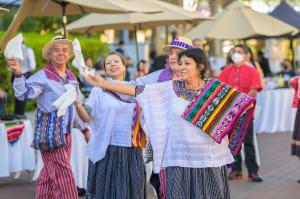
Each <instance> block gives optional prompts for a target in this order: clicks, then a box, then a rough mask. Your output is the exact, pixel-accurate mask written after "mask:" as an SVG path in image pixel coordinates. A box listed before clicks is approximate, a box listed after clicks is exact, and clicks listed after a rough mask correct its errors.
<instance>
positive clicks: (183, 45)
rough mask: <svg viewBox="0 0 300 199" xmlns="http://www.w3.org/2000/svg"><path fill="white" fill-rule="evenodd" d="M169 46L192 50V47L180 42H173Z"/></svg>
mask: <svg viewBox="0 0 300 199" xmlns="http://www.w3.org/2000/svg"><path fill="white" fill-rule="evenodd" d="M170 46H178V47H182V48H184V49H188V48H192V47H193V46H191V45H189V44H187V43H184V42H182V41H178V40H173V41H172V42H171V44H170Z"/></svg>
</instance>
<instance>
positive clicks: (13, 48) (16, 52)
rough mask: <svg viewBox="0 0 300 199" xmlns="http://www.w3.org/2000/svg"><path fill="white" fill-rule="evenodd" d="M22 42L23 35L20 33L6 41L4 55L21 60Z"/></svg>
mask: <svg viewBox="0 0 300 199" xmlns="http://www.w3.org/2000/svg"><path fill="white" fill-rule="evenodd" d="M22 42H23V35H22V33H20V34H18V35H17V36H15V37H14V38H13V39H11V40H10V41H9V42H8V43H7V45H6V47H5V50H4V56H5V57H6V58H7V59H18V60H23V52H22Z"/></svg>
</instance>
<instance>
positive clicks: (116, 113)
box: [86, 87, 134, 163]
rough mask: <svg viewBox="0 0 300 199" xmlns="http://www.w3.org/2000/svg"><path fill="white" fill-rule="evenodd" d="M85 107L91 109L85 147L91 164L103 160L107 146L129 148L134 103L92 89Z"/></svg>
mask: <svg viewBox="0 0 300 199" xmlns="http://www.w3.org/2000/svg"><path fill="white" fill-rule="evenodd" d="M86 105H88V106H90V107H91V109H92V113H91V115H92V118H93V119H92V120H91V121H90V122H89V127H90V132H91V137H90V141H89V143H88V145H87V154H88V157H89V159H90V160H91V161H92V162H94V163H95V162H97V161H99V160H101V159H102V158H104V156H105V153H106V150H107V147H108V145H115V146H124V147H131V127H132V117H133V116H132V115H133V110H134V103H126V102H122V101H120V100H118V99H117V98H116V97H114V96H112V95H111V94H109V93H107V92H104V91H103V90H102V89H101V88H98V87H94V88H93V89H92V91H91V93H90V96H89V98H88V100H87V102H86Z"/></svg>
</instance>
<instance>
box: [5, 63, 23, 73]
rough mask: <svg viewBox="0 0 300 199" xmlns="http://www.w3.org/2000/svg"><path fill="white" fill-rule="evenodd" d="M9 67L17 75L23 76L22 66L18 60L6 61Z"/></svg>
mask: <svg viewBox="0 0 300 199" xmlns="http://www.w3.org/2000/svg"><path fill="white" fill-rule="evenodd" d="M6 62H7V65H8V67H9V68H10V69H11V70H12V71H13V73H14V74H15V75H19V74H21V73H22V72H21V66H20V64H19V62H18V61H17V60H16V59H7V60H6Z"/></svg>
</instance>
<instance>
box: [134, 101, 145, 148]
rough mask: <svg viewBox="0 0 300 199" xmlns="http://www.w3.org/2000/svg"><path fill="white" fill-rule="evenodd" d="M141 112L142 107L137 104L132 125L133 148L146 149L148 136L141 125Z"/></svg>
mask: <svg viewBox="0 0 300 199" xmlns="http://www.w3.org/2000/svg"><path fill="white" fill-rule="evenodd" d="M141 112H142V109H141V107H140V106H139V104H138V103H136V105H135V107H134V113H133V123H132V146H133V147H137V148H144V147H145V145H146V135H145V132H144V131H143V129H142V127H141V124H140V121H141Z"/></svg>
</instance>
